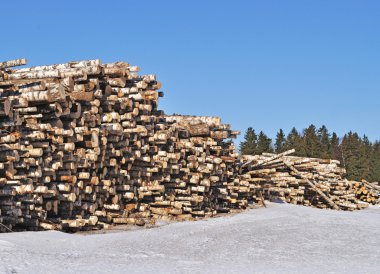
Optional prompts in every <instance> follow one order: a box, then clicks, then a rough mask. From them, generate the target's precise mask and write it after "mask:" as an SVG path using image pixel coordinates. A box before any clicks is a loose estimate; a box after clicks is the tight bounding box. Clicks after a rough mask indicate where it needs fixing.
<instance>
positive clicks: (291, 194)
mask: <svg viewBox="0 0 380 274" xmlns="http://www.w3.org/2000/svg"><path fill="white" fill-rule="evenodd" d="M26 63H27V61H26V59H17V60H13V61H7V62H0V232H1V231H17V230H50V229H57V230H73V231H75V230H80V229H83V230H84V229H98V228H103V227H107V226H109V225H114V224H135V225H144V224H145V223H146V222H147V221H149V222H150V221H154V219H157V218H159V219H165V220H189V219H196V218H203V217H209V216H214V215H215V214H218V213H228V212H231V211H235V210H241V209H245V208H247V207H249V206H250V205H256V204H263V203H264V199H272V198H275V197H277V198H278V197H279V198H281V199H283V200H284V201H286V202H290V203H297V204H304V205H311V206H316V207H321V208H325V207H333V208H339V209H359V208H363V207H365V206H367V205H368V203H377V202H378V193H379V190H378V186H376V185H374V184H371V183H368V182H350V181H347V180H344V179H342V176H343V173H344V171H343V170H342V169H341V168H339V167H338V162H336V161H330V160H321V159H309V158H298V157H291V156H287V155H288V154H289V153H284V154H280V155H269V154H266V155H261V156H247V157H246V156H243V157H242V158H241V157H240V156H239V155H238V154H237V153H236V149H235V146H234V143H233V141H232V139H233V138H235V137H236V136H237V135H238V134H239V132H237V131H233V130H231V128H230V126H229V125H226V124H222V123H221V120H220V118H217V117H202V116H201V117H199V116H183V115H171V116H167V115H165V114H164V113H163V112H162V111H160V110H158V99H159V97H162V96H163V93H162V92H161V91H159V90H160V88H161V84H160V82H159V81H157V80H156V77H155V75H142V76H140V75H138V74H137V72H138V71H139V67H136V66H131V65H129V64H128V63H125V62H115V63H111V64H102V63H101V62H100V60H87V61H79V62H69V63H65V64H57V65H49V66H38V67H31V68H21V69H16V68H15V67H17V66H22V65H25V64H26Z"/></svg>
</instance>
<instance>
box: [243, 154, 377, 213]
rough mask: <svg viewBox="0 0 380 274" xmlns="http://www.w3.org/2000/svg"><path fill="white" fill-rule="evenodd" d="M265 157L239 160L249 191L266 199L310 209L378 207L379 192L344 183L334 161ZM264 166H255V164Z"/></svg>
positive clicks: (362, 185) (246, 157)
mask: <svg viewBox="0 0 380 274" xmlns="http://www.w3.org/2000/svg"><path fill="white" fill-rule="evenodd" d="M273 156H275V155H274V154H268V153H264V154H263V155H257V156H242V159H243V161H244V162H251V163H252V166H251V167H250V166H249V165H248V166H247V167H246V169H245V171H244V172H243V174H242V175H241V176H242V180H243V179H244V180H247V181H248V182H250V184H251V185H253V186H252V188H255V189H256V191H257V192H261V193H262V194H263V196H264V197H265V199H267V200H272V201H273V200H276V199H281V200H283V201H284V202H287V203H292V204H299V205H306V206H313V207H318V208H334V209H341V210H355V209H362V208H366V207H368V205H369V204H378V203H380V192H379V190H378V189H375V188H376V186H373V187H372V189H369V187H368V185H366V184H365V182H364V181H363V182H354V181H348V180H347V179H344V175H345V173H346V171H345V170H344V169H343V168H341V167H339V165H340V163H339V161H336V160H326V159H316V158H305V157H294V156H288V155H287V156H285V155H284V156H282V157H278V158H277V159H273V161H267V162H265V161H266V159H271V158H273ZM260 162H264V164H262V165H257V166H255V165H254V164H255V163H260Z"/></svg>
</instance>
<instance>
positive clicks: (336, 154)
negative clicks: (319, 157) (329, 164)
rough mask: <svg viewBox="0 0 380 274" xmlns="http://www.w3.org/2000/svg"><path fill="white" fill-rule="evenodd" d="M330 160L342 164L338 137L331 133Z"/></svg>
mask: <svg viewBox="0 0 380 274" xmlns="http://www.w3.org/2000/svg"><path fill="white" fill-rule="evenodd" d="M328 158H330V159H334V160H339V161H340V162H341V163H342V164H343V159H342V151H341V149H340V142H339V138H338V135H337V134H336V133H335V132H333V134H332V135H331V139H330V149H329V157H328Z"/></svg>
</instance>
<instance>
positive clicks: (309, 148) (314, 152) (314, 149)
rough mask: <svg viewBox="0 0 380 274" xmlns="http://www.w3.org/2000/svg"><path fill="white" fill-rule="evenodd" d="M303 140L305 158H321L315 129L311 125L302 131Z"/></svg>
mask: <svg viewBox="0 0 380 274" xmlns="http://www.w3.org/2000/svg"><path fill="white" fill-rule="evenodd" d="M303 140H304V143H305V152H306V155H305V156H307V157H316V158H320V157H321V145H320V142H319V138H318V136H317V132H316V127H315V126H314V125H313V124H312V125H310V126H309V127H308V128H307V129H305V130H304V134H303Z"/></svg>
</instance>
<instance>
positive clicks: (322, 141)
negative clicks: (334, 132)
mask: <svg viewBox="0 0 380 274" xmlns="http://www.w3.org/2000/svg"><path fill="white" fill-rule="evenodd" d="M318 138H319V146H320V149H321V150H320V155H319V157H321V158H323V159H328V158H330V146H331V143H330V134H329V132H328V130H327V128H326V126H324V125H323V126H321V127H320V128H319V129H318Z"/></svg>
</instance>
